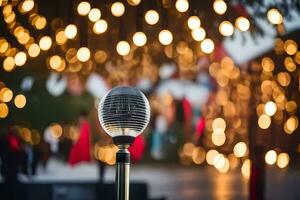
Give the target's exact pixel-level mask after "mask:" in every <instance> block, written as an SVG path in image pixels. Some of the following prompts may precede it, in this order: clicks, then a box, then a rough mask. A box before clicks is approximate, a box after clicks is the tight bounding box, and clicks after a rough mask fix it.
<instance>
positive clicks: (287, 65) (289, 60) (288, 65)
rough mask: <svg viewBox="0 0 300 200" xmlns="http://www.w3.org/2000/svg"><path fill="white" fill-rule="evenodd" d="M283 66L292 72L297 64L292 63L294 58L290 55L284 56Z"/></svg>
mask: <svg viewBox="0 0 300 200" xmlns="http://www.w3.org/2000/svg"><path fill="white" fill-rule="evenodd" d="M284 66H285V68H286V69H287V70H288V71H289V72H293V71H295V70H296V69H297V66H296V64H295V63H294V60H293V58H291V57H286V58H285V59H284Z"/></svg>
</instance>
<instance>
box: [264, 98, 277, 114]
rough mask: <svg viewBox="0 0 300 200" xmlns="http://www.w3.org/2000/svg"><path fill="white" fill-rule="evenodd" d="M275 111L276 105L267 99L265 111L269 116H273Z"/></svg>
mask: <svg viewBox="0 0 300 200" xmlns="http://www.w3.org/2000/svg"><path fill="white" fill-rule="evenodd" d="M276 111H277V105H276V103H274V102H273V101H268V102H267V103H266V105H265V113H266V114H267V115H269V116H273V115H274V114H275V113H276Z"/></svg>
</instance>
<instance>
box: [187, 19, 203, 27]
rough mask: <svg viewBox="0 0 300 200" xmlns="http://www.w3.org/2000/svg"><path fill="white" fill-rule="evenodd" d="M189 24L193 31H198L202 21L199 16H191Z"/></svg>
mask: <svg viewBox="0 0 300 200" xmlns="http://www.w3.org/2000/svg"><path fill="white" fill-rule="evenodd" d="M187 23H188V27H189V28H190V29H191V30H195V29H198V28H199V27H200V25H201V21H200V19H199V17H198V16H190V17H189V19H188V22H187Z"/></svg>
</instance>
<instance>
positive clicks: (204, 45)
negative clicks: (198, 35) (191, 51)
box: [200, 38, 215, 54]
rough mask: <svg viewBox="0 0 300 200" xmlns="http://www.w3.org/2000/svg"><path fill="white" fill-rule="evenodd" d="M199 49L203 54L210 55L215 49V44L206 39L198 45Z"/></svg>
mask: <svg viewBox="0 0 300 200" xmlns="http://www.w3.org/2000/svg"><path fill="white" fill-rule="evenodd" d="M200 47H201V50H202V51H203V52H204V53H207V54H209V53H212V52H213V51H214V49H215V44H214V42H213V41H212V40H211V39H209V38H206V39H204V40H203V41H202V42H201V44H200Z"/></svg>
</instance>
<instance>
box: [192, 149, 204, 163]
mask: <svg viewBox="0 0 300 200" xmlns="http://www.w3.org/2000/svg"><path fill="white" fill-rule="evenodd" d="M192 160H193V162H194V163H195V164H197V165H200V164H201V163H203V162H204V161H205V150H204V149H203V148H201V147H195V148H194V149H193V154H192Z"/></svg>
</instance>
